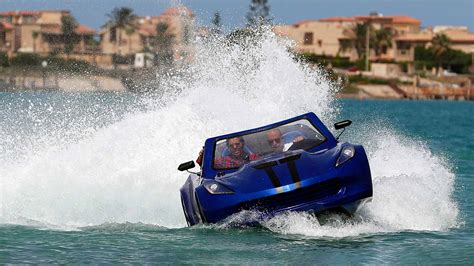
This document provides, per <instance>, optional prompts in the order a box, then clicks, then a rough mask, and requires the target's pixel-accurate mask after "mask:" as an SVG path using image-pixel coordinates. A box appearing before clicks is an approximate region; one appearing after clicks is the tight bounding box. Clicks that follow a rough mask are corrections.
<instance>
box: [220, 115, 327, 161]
mask: <svg viewBox="0 0 474 266" xmlns="http://www.w3.org/2000/svg"><path fill="white" fill-rule="evenodd" d="M325 140H326V138H325V137H324V136H323V135H322V134H321V132H320V131H319V130H318V129H317V128H316V127H314V126H313V125H312V124H311V122H309V121H308V120H306V119H301V120H297V121H294V122H291V123H288V124H285V125H281V126H278V127H274V128H270V129H265V130H261V131H258V132H253V133H251V134H246V135H241V136H235V137H232V138H227V139H221V140H219V141H217V142H216V145H215V147H214V158H213V168H214V169H219V170H222V169H224V170H225V169H235V168H239V167H240V166H242V165H244V164H246V163H249V162H251V161H255V160H259V159H261V158H264V157H267V156H271V155H274V154H278V153H282V152H285V151H289V150H298V149H304V150H309V149H312V148H314V147H316V146H318V145H320V144H321V143H323V142H324V141H325Z"/></svg>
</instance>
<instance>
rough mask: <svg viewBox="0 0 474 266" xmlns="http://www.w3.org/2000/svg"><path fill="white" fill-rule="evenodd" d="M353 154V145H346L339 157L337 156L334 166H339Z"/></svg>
mask: <svg viewBox="0 0 474 266" xmlns="http://www.w3.org/2000/svg"><path fill="white" fill-rule="evenodd" d="M354 155H355V149H354V147H353V146H346V147H344V148H342V151H341V154H340V155H339V158H337V161H336V166H339V165H341V164H343V163H345V162H347V161H349V160H350V159H351V158H352V157H354Z"/></svg>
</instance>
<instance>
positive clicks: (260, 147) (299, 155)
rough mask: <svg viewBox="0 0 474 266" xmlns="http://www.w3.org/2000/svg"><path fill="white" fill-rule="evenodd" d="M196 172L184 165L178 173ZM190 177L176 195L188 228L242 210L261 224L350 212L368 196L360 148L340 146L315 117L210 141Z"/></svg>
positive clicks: (191, 164) (346, 123)
mask: <svg viewBox="0 0 474 266" xmlns="http://www.w3.org/2000/svg"><path fill="white" fill-rule="evenodd" d="M350 124H351V122H350V121H349V120H345V121H342V122H339V123H336V124H335V127H336V129H344V128H345V127H347V126H349V125H350ZM194 166H195V165H194V162H193V161H189V162H186V163H183V164H181V165H180V166H179V167H178V170H180V171H184V170H189V169H191V168H193V167H194ZM190 173H191V174H190V176H189V177H188V179H187V180H186V182H185V184H184V185H183V186H182V187H181V189H180V192H181V202H182V206H183V210H184V215H185V218H186V221H187V223H188V225H190V226H192V225H195V224H199V223H216V222H219V221H221V220H223V219H225V218H227V217H229V216H231V215H232V214H235V213H238V212H240V211H244V210H253V211H257V212H259V213H261V214H262V217H264V218H270V217H273V216H274V215H277V214H279V213H282V212H287V211H294V212H311V213H316V214H317V213H321V212H323V211H324V212H326V211H343V212H345V213H348V214H353V213H354V212H355V211H356V210H357V208H358V207H359V205H360V204H361V203H362V202H363V201H364V200H366V199H368V198H370V197H371V196H372V179H371V174H370V168H369V163H368V160H367V155H366V153H365V150H364V148H363V147H362V146H361V145H354V144H350V143H347V142H339V141H338V140H337V138H335V137H334V136H333V135H332V134H331V132H330V131H329V130H328V128H327V127H326V126H325V125H324V124H323V123H322V122H321V120H320V119H319V118H318V117H317V116H316V115H315V114H314V113H306V114H303V115H300V116H297V117H294V118H291V119H288V120H284V121H281V122H277V123H274V124H271V125H266V126H263V127H259V128H255V129H250V130H245V131H241V132H236V133H232V134H227V135H223V136H218V137H214V138H209V139H207V140H206V142H205V146H204V151H203V158H202V166H201V171H200V172H196V173H192V172H190Z"/></svg>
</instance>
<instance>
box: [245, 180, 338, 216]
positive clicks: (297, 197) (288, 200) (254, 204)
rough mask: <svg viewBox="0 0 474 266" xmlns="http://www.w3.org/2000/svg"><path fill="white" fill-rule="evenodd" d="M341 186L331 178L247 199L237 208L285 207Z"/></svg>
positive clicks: (273, 208) (335, 189)
mask: <svg viewBox="0 0 474 266" xmlns="http://www.w3.org/2000/svg"><path fill="white" fill-rule="evenodd" d="M341 188H342V185H341V182H340V181H339V180H338V179H337V178H333V179H330V180H326V181H323V182H320V183H317V184H314V185H311V186H308V187H302V188H298V189H295V190H292V191H289V192H285V193H280V194H276V195H272V196H269V197H265V198H261V199H257V200H252V201H247V202H244V203H242V204H240V206H239V208H238V209H239V210H257V211H273V210H276V209H285V208H289V207H294V206H297V205H300V204H303V203H307V202H312V201H316V200H319V199H323V198H326V197H328V196H332V195H335V194H337V193H338V192H339V190H340V189H341Z"/></svg>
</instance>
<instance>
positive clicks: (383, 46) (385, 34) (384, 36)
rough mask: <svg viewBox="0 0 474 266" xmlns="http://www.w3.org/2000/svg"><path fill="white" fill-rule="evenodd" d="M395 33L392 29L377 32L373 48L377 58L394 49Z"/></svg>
mask: <svg viewBox="0 0 474 266" xmlns="http://www.w3.org/2000/svg"><path fill="white" fill-rule="evenodd" d="M392 37H393V32H392V31H391V30H390V29H385V28H383V29H380V30H377V31H375V35H374V42H373V47H374V51H375V55H376V56H380V55H381V54H385V53H386V52H387V49H388V48H391V47H392Z"/></svg>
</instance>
